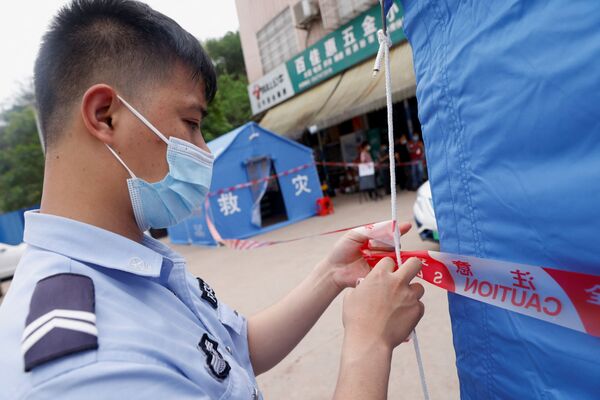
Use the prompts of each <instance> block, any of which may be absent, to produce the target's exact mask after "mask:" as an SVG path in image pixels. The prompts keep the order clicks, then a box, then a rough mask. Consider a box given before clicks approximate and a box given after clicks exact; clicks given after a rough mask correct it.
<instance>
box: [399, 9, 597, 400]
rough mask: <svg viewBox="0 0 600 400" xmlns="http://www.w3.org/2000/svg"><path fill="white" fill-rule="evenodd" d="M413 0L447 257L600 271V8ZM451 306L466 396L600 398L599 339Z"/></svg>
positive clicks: (460, 302)
mask: <svg viewBox="0 0 600 400" xmlns="http://www.w3.org/2000/svg"><path fill="white" fill-rule="evenodd" d="M403 4H404V9H405V19H404V30H405V33H406V35H407V37H408V39H409V41H410V43H411V45H412V49H413V55H414V64H415V72H416V77H417V98H418V101H419V119H420V120H421V123H422V126H423V136H424V139H425V145H426V153H427V161H428V165H429V173H430V181H431V187H432V194H433V202H434V206H435V213H436V217H437V219H438V227H439V230H440V244H441V248H442V250H443V251H448V252H453V253H460V254H464V255H474V256H478V257H483V258H490V259H499V260H507V261H514V262H523V263H527V264H533V265H543V266H547V267H554V268H559V269H568V270H572V271H580V272H583V273H587V274H594V275H599V274H600V251H599V249H600V233H599V232H598V226H599V223H600V66H599V62H600V6H599V3H598V1H593V0H592V1H583V0H582V1H571V2H568V3H565V2H564V1H560V0H546V1H523V0H521V1H517V0H507V1H471V2H465V1H461V0H432V1H416V0H415V1H412V0H403ZM449 302H450V315H451V318H452V328H453V337H454V346H455V350H456V362H457V367H458V375H459V379H460V389H461V397H462V398H463V399H525V398H526V399H578V400H581V399H598V398H600V379H598V378H599V377H600V338H597V337H593V336H590V335H586V334H583V333H580V332H576V331H573V330H570V329H567V328H563V327H560V326H557V325H553V324H550V323H548V322H543V321H540V320H537V319H532V318H529V317H527V316H523V315H520V314H515V313H512V312H509V311H506V310H503V309H500V308H496V307H493V306H490V305H486V304H483V303H480V302H477V301H474V300H470V299H467V298H465V297H460V296H457V295H450V296H449ZM598 318H600V306H598Z"/></svg>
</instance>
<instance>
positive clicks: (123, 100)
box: [117, 95, 169, 168]
mask: <svg viewBox="0 0 600 400" xmlns="http://www.w3.org/2000/svg"><path fill="white" fill-rule="evenodd" d="M117 98H118V99H119V100H121V101H122V102H123V105H124V106H125V107H127V109H128V110H129V111H131V113H132V114H133V115H135V116H136V117H137V118H138V119H139V120H140V121H142V123H143V124H144V125H146V126H147V127H148V128H149V129H150V130H151V131H152V132H153V133H154V134H155V135H156V136H158V137H159V138H161V139H162V141H163V142H165V143H167V144H169V139H167V137H166V136H165V135H163V134H162V133H160V131H159V130H158V129H156V127H155V126H154V125H152V124H151V123H150V121H148V120H147V119H146V118H145V117H144V116H143V115H142V114H140V113H139V112H138V111H137V110H136V109H135V108H133V106H132V105H131V104H129V103H128V102H126V101H125V99H123V98H122V97H121V96H119V95H117ZM121 163H122V161H121ZM125 168H127V167H125Z"/></svg>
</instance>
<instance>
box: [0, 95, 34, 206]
mask: <svg viewBox="0 0 600 400" xmlns="http://www.w3.org/2000/svg"><path fill="white" fill-rule="evenodd" d="M0 124H2V125H3V126H2V128H0V211H2V212H8V211H13V210H17V209H20V208H24V207H30V206H33V205H36V204H39V202H40V199H41V196H42V182H43V178H44V155H43V153H42V148H41V145H40V142H39V136H38V132H37V127H36V124H35V115H34V111H33V108H32V106H31V105H29V104H17V105H15V106H13V107H12V108H11V109H9V110H8V111H5V112H4V113H2V114H1V115H0Z"/></svg>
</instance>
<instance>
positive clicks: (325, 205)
mask: <svg viewBox="0 0 600 400" xmlns="http://www.w3.org/2000/svg"><path fill="white" fill-rule="evenodd" d="M317 214H318V215H319V216H320V217H324V216H325V215H329V214H333V202H332V201H331V198H330V197H329V196H325V197H321V198H320V199H318V200H317Z"/></svg>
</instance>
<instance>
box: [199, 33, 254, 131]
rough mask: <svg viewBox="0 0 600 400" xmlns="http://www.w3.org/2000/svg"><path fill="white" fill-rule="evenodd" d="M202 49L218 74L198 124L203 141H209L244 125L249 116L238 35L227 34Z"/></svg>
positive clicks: (245, 80) (250, 113)
mask: <svg viewBox="0 0 600 400" xmlns="http://www.w3.org/2000/svg"><path fill="white" fill-rule="evenodd" d="M204 47H205V48H206V51H207V52H208V54H209V55H210V57H211V58H212V60H213V62H214V63H215V66H216V69H217V74H218V78H217V86H218V91H217V95H216V96H215V99H214V100H213V101H212V103H211V104H210V105H209V106H208V116H207V117H206V118H205V120H204V122H203V123H202V132H203V134H204V138H205V140H206V141H210V140H212V139H215V138H217V137H219V136H221V135H222V134H224V133H227V132H229V131H231V130H232V129H234V128H236V127H238V126H240V125H242V124H244V123H246V122H248V121H249V120H250V117H251V116H252V112H251V108H250V100H249V99H248V91H247V87H248V80H247V78H246V68H245V65H244V57H243V55H242V45H241V43H240V35H239V33H238V32H235V33H234V32H228V33H226V34H225V36H223V37H222V38H219V39H209V40H207V41H206V42H204Z"/></svg>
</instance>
